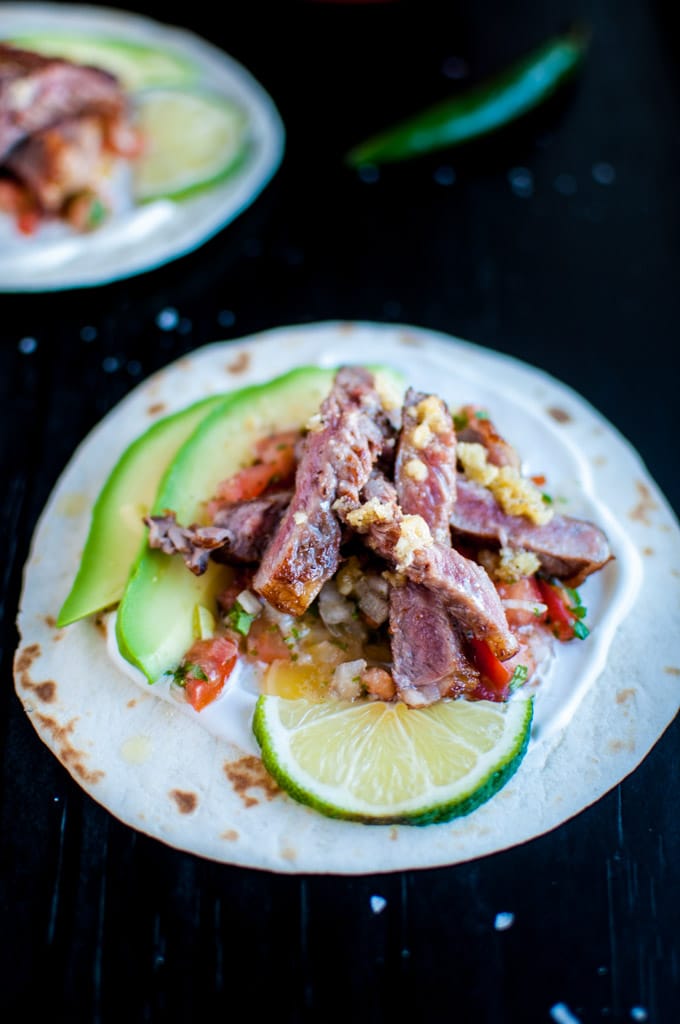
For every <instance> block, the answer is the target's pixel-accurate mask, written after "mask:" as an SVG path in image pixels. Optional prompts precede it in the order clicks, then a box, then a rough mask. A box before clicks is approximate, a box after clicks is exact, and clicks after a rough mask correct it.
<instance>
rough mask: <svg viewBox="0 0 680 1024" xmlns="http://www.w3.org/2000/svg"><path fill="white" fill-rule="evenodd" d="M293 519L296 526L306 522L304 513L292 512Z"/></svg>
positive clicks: (306, 517)
mask: <svg viewBox="0 0 680 1024" xmlns="http://www.w3.org/2000/svg"><path fill="white" fill-rule="evenodd" d="M293 519H294V520H295V522H296V523H297V525H298V526H301V525H302V524H303V523H306V522H307V519H308V516H307V513H306V512H294V513H293Z"/></svg>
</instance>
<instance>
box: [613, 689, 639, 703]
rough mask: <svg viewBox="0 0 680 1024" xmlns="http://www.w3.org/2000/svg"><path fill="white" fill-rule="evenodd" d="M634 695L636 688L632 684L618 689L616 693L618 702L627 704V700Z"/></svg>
mask: <svg viewBox="0 0 680 1024" xmlns="http://www.w3.org/2000/svg"><path fill="white" fill-rule="evenodd" d="M634 696H635V690H634V689H633V688H632V687H631V686H629V687H627V688H626V689H625V690H618V691H617V694H616V703H617V704H625V703H626V701H629V700H630V699H631V697H634Z"/></svg>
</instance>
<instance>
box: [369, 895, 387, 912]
mask: <svg viewBox="0 0 680 1024" xmlns="http://www.w3.org/2000/svg"><path fill="white" fill-rule="evenodd" d="M386 906H387V900H386V899H385V898H384V897H383V896H371V910H372V911H373V913H374V914H382V912H383V910H384V909H385V907H386Z"/></svg>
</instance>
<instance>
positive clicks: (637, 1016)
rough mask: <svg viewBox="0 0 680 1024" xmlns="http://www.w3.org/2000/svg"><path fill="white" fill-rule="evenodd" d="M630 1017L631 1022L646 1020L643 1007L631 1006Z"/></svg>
mask: <svg viewBox="0 0 680 1024" xmlns="http://www.w3.org/2000/svg"><path fill="white" fill-rule="evenodd" d="M630 1016H631V1019H632V1020H638V1021H640V1020H647V1011H646V1010H645V1008H644V1006H632V1007H631V1009H630Z"/></svg>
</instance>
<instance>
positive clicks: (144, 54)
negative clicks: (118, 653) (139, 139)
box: [12, 32, 198, 92]
mask: <svg viewBox="0 0 680 1024" xmlns="http://www.w3.org/2000/svg"><path fill="white" fill-rule="evenodd" d="M12 42H13V43H14V45H15V46H21V47H23V48H24V49H26V50H34V51H35V52H36V53H42V54H44V55H45V56H46V57H63V58H64V59H65V60H72V61H74V62H75V63H76V64H90V65H92V66H93V67H98V68H102V69H103V70H104V71H109V72H110V73H111V74H112V75H116V77H117V78H118V79H119V80H120V82H121V85H123V87H124V88H126V89H127V90H129V91H131V92H132V91H134V90H136V89H142V88H147V87H149V86H156V85H185V84H187V83H189V82H192V81H195V80H196V78H197V76H198V70H197V68H196V66H195V65H194V64H192V63H191V61H189V60H187V58H186V57H182V56H179V54H176V53H171V52H170V51H168V50H159V49H157V48H156V47H154V46H146V45H145V44H144V43H136V42H134V43H133V42H129V41H128V40H126V39H107V38H101V37H100V38H97V37H93V36H80V35H71V34H70V33H69V34H66V33H63V34H62V33H59V32H36V33H32V34H30V35H22V36H17V37H15V38H14V39H12Z"/></svg>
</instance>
